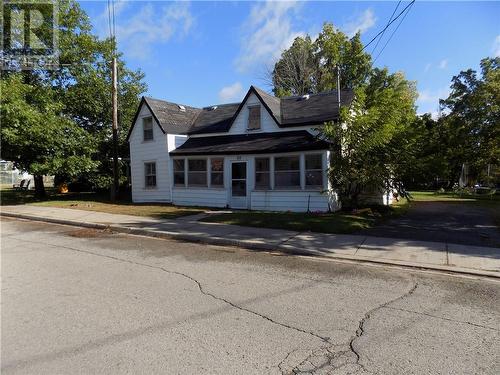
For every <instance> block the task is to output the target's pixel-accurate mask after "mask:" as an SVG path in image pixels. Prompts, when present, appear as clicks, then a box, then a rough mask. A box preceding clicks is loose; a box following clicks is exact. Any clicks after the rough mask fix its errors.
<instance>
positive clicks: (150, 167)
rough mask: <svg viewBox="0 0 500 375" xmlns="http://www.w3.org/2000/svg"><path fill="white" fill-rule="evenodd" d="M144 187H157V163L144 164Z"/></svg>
mask: <svg viewBox="0 0 500 375" xmlns="http://www.w3.org/2000/svg"><path fill="white" fill-rule="evenodd" d="M144 185H145V186H146V188H154V187H156V163H144Z"/></svg>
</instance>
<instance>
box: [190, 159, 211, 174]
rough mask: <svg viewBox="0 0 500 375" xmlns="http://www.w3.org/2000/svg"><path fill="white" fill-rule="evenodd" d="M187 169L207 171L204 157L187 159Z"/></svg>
mask: <svg viewBox="0 0 500 375" xmlns="http://www.w3.org/2000/svg"><path fill="white" fill-rule="evenodd" d="M188 166H189V168H188V170H189V172H191V171H197V172H202V171H203V172H206V171H207V161H206V160H205V159H194V160H189V161H188Z"/></svg>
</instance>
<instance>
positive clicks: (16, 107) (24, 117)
mask: <svg viewBox="0 0 500 375" xmlns="http://www.w3.org/2000/svg"><path fill="white" fill-rule="evenodd" d="M0 93H3V94H5V93H8V95H3V96H2V106H1V109H0V120H1V123H2V127H1V130H0V135H1V145H2V158H3V159H7V160H11V161H13V162H14V164H15V166H16V167H18V168H19V169H21V170H24V171H29V172H30V173H32V174H33V175H34V181H35V193H36V195H37V196H38V197H44V196H45V189H44V185H43V176H44V175H49V174H57V173H64V174H66V175H69V176H77V175H79V174H80V173H84V172H89V171H91V170H92V169H94V168H95V167H96V166H97V162H96V161H94V160H93V159H92V155H93V153H94V152H95V148H94V145H93V140H92V138H91V136H90V135H89V134H88V133H87V132H85V130H83V129H81V128H80V127H79V126H77V125H76V124H75V123H74V122H73V121H72V120H71V119H69V118H67V117H66V116H63V115H61V110H62V108H63V105H62V104H61V103H60V102H57V100H55V98H54V92H53V90H52V89H51V88H50V87H44V86H41V85H30V84H26V83H23V79H22V76H21V75H20V74H12V75H9V77H6V78H4V79H2V80H1V81H0Z"/></svg>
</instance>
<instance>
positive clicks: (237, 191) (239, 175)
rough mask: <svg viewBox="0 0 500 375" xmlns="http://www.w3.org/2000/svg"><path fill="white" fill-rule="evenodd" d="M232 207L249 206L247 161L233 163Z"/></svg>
mask: <svg viewBox="0 0 500 375" xmlns="http://www.w3.org/2000/svg"><path fill="white" fill-rule="evenodd" d="M231 207H232V208H247V163H246V162H244V161H234V162H232V163H231Z"/></svg>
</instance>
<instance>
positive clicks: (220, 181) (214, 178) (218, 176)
mask: <svg viewBox="0 0 500 375" xmlns="http://www.w3.org/2000/svg"><path fill="white" fill-rule="evenodd" d="M210 179H211V180H210V185H211V186H223V185H224V174H223V173H219V172H212V174H211V177H210Z"/></svg>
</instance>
